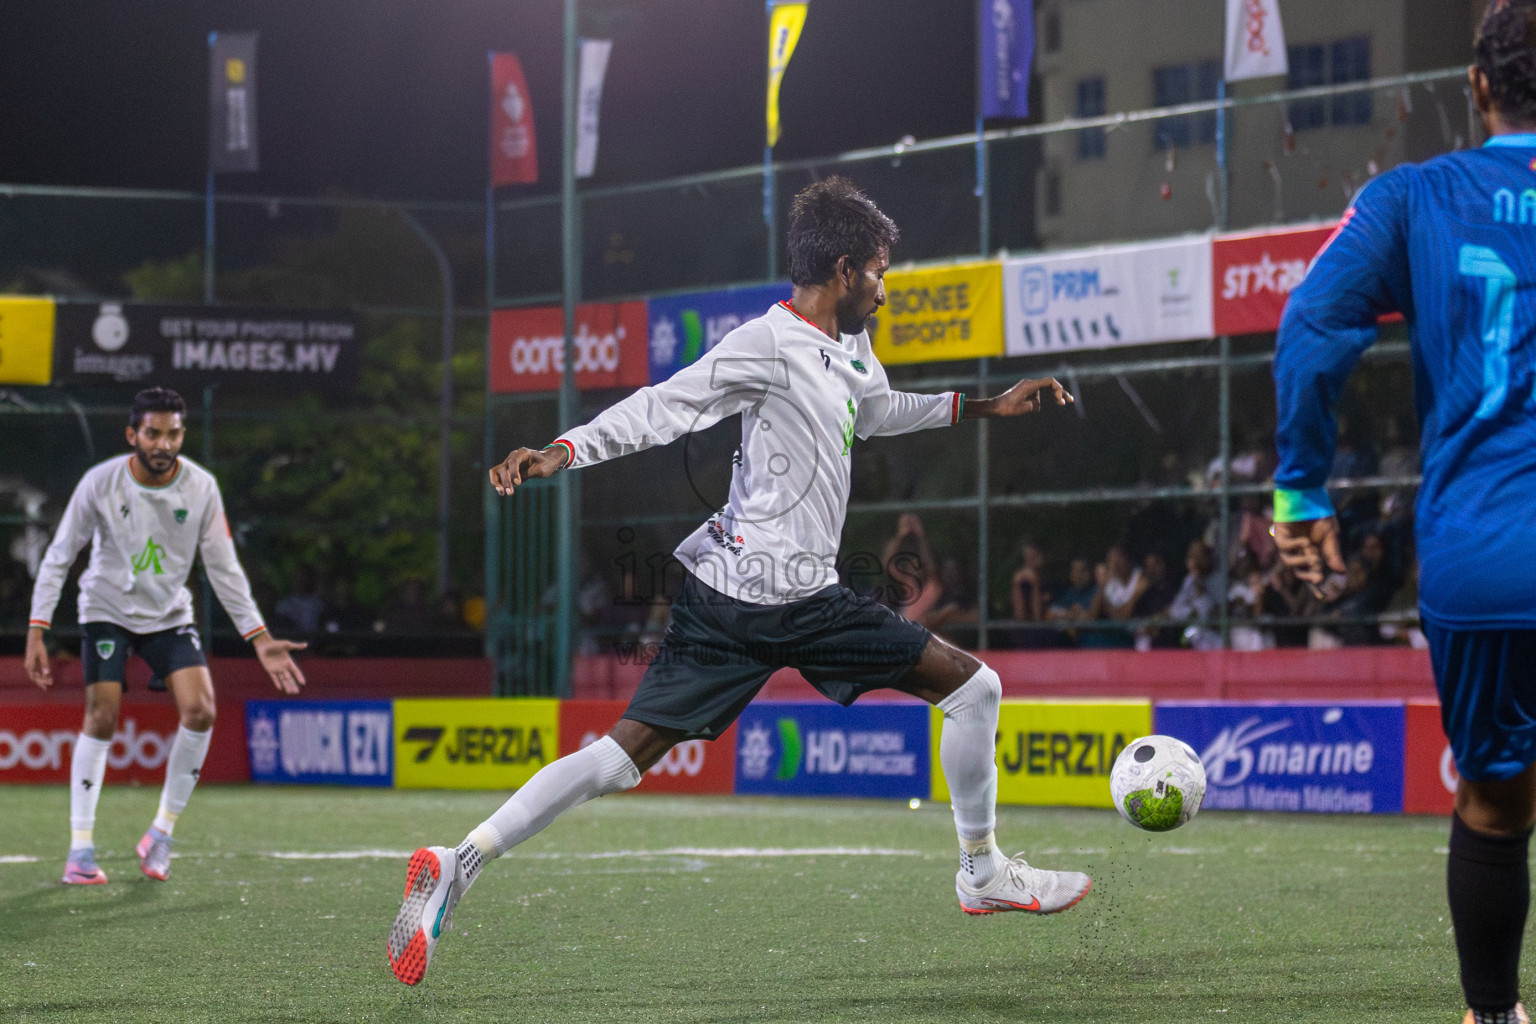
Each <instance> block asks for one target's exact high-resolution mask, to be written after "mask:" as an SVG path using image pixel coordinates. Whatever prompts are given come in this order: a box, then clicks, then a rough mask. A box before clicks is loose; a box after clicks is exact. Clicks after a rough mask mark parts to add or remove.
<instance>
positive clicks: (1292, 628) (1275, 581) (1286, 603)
mask: <svg viewBox="0 0 1536 1024" xmlns="http://www.w3.org/2000/svg"><path fill="white" fill-rule="evenodd" d="M1259 610H1260V612H1261V613H1262V614H1263V615H1264V616H1266V617H1269V618H1276V619H1299V618H1304V617H1306V616H1308V615H1315V614H1317V599H1316V598H1315V597H1314V596H1313V594H1312V588H1311V587H1309V586H1307V585H1306V584H1305V583H1303V582H1302V581H1301V580H1299V579H1297V578H1296V574H1295V573H1294V572H1292V571H1291V570H1290V569H1289V568H1287V567H1286V565H1285V563H1284V562H1276V563H1275V565H1274V568H1272V569H1270V570H1269V574H1268V575H1267V576H1266V577H1265V578H1264V593H1263V594H1262V595H1261V596H1260V599H1259ZM1270 632H1271V633H1273V634H1274V637H1275V646H1276V647H1305V646H1307V627H1306V626H1304V625H1299V624H1294V623H1293V624H1289V625H1286V624H1278V625H1275V626H1272V627H1270Z"/></svg>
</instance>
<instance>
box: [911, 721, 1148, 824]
mask: <svg viewBox="0 0 1536 1024" xmlns="http://www.w3.org/2000/svg"><path fill="white" fill-rule="evenodd" d="M931 713H932V715H933V764H934V769H933V798H934V799H935V800H947V799H949V787H948V785H946V783H945V782H944V772H943V771H942V769H941V768H940V766H939V763H938V762H939V757H938V750H939V747H938V744H939V736H940V733H941V731H942V729H943V721H944V719H943V714H942V713H941V712H940V711H939V709H938V708H934V709H932V712H931ZM1151 725H1152V704H1151V702H1149V701H1145V700H1120V701H1115V700H1099V701H1094V700H1083V701H1070V700H1060V701H1022V700H1005V701H1003V703H1002V707H1001V708H1000V710H999V715H998V725H997V802H998V803H1000V804H1033V805H1037V806H1039V805H1045V806H1056V807H1113V806H1114V804H1113V802H1112V801H1111V800H1110V796H1109V770H1110V768H1111V767H1113V766H1114V763H1115V757H1116V756H1117V755H1118V754H1119V753H1120V751H1122V750H1124V749H1125V746H1126V744H1128V743H1130V742H1131V740H1134V739H1136V738H1137V737H1138V736H1145V735H1147V734H1148V733H1149V732H1151V731H1152V729H1151Z"/></svg>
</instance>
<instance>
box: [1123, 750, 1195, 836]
mask: <svg viewBox="0 0 1536 1024" xmlns="http://www.w3.org/2000/svg"><path fill="white" fill-rule="evenodd" d="M1109 794H1110V796H1112V797H1113V798H1114V801H1115V810H1117V811H1119V812H1120V817H1122V818H1124V819H1125V820H1126V821H1128V822H1130V823H1131V824H1132V825H1135V826H1136V827H1137V828H1140V829H1145V830H1146V831H1148V832H1167V831H1169V830H1170V829H1175V828H1178V827H1179V826H1180V825H1182V824H1184V823H1185V822H1186V821H1188V820H1189V819H1190V818H1193V817H1194V816H1195V815H1196V814H1197V813H1199V811H1200V802H1201V801H1202V800H1204V799H1205V765H1203V764H1201V763H1200V756H1199V755H1198V754H1196V753H1195V752H1194V750H1193V749H1191V748H1190V746H1189V744H1188V743H1185V742H1184V741H1183V740H1176V739H1174V738H1173V737H1172V736H1143V737H1142V738H1141V739H1139V740H1132V741H1131V742H1130V743H1128V744H1126V747H1125V749H1124V750H1122V751H1120V756H1119V757H1117V758H1115V766H1114V768H1112V769H1110V772H1109Z"/></svg>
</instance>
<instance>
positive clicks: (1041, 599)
mask: <svg viewBox="0 0 1536 1024" xmlns="http://www.w3.org/2000/svg"><path fill="white" fill-rule="evenodd" d="M1019 556H1020V558H1021V559H1022V560H1023V564H1022V565H1020V566H1019V568H1018V571H1017V572H1015V573H1014V574H1013V584H1012V587H1011V588H1010V591H1009V592H1010V595H1011V597H1012V601H1013V618H1014V620H1015V621H1017V622H1044V621H1045V612H1046V609H1048V608H1049V607H1050V606H1051V593H1050V591H1049V590H1047V589H1046V586H1045V552H1044V551H1042V550H1040V545H1038V544H1035V543H1033V542H1032V541H1025V542H1024V544H1023V546H1022V547H1021V548H1020V549H1019Z"/></svg>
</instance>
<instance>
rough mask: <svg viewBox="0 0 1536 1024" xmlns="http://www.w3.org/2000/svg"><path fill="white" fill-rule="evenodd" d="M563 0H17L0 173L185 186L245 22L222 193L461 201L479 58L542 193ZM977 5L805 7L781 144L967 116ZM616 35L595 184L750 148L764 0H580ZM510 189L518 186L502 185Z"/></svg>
mask: <svg viewBox="0 0 1536 1024" xmlns="http://www.w3.org/2000/svg"><path fill="white" fill-rule="evenodd" d="M561 10H562V7H561V3H560V0H543V2H538V3H534V2H529V0H499V2H492V0H449V2H437V3H428V2H414V3H412V2H406V0H366V2H365V0H308V2H306V0H265V2H260V0H253V2H236V0H213V2H207V0H204V2H193V0H155V2H153V3H124V2H121V0H117V2H113V3H104V2H71V0H60V2H49V3H45V2H43V0H16V2H13V3H11V4H8V5H7V8H6V15H5V19H4V27H3V32H0V182H26V183H46V184H72V185H111V186H135V187H161V188H187V189H199V188H201V187H202V182H203V173H204V161H205V155H204V154H205V152H206V114H207V62H208V56H207V42H206V40H207V34H208V32H209V30H211V29H221V30H225V31H243V30H250V29H256V30H259V31H260V33H261V42H260V54H259V59H258V76H259V79H258V81H259V89H260V92H259V105H260V112H259V113H260V136H259V142H260V147H261V159H262V167H263V170H262V171H261V173H260V174H256V175H226V176H224V177H223V178H221V179H220V187H221V188H223V189H232V190H239V191H262V192H281V193H287V194H299V195H312V194H317V193H325V192H341V193H345V194H350V195H357V196H367V197H379V198H417V199H424V198H433V199H460V200H473V199H477V198H479V197H480V196H481V195H483V190H484V187H485V170H484V168H485V164H486V142H485V136H486V128H485V125H486V119H487V113H486V104H487V97H486V94H487V88H488V87H487V85H486V60H485V53H486V51H487V50H492V49H494V50H513V51H516V52H517V53H518V55H519V56H520V57H521V59H522V63H523V67H524V71H525V73H526V74H527V77H528V84H529V91H530V92H531V93H532V99H533V103H534V108H535V113H536V119H537V128H538V144H539V155H540V184H539V185H538V186H536V187H534V188H535V189H536V190H537V191H545V190H548V189H551V188H555V187H558V176H559V167H560V147H559V136H558V129H559V114H560V110H559V107H560V60H561V38H560V30H561ZM974 18H975V11H974V5H972V4H968V3H964V2H961V0H812V2H811V7H810V15H809V17H808V19H807V22H806V27H805V32H804V34H803V35H802V37H801V40H800V45H799V48H798V49H797V51H796V53H795V56H794V59H793V61H792V62H791V64H790V67H789V71H788V73H787V74H786V76H785V80H784V86H783V93H782V102H781V110H782V116H783V120H784V126H785V128H784V138H783V140H782V141H781V143H780V145H779V147H778V150H777V154H778V155H779V156H780V157H782V158H795V157H807V156H817V155H822V154H828V153H834V152H838V151H841V150H845V149H850V148H856V147H862V146H874V145H886V144H890V143H893V142H895V141H897V140H898V139H899V138H900V137H901V136H903V135H908V134H910V135H913V136H915V137H917V138H926V137H932V136H935V135H945V134H953V133H957V132H964V131H968V130H970V128H971V127H972V125H973V120H972V119H973V117H974V92H975V87H974V79H975V71H974V53H975V41H974V34H975V30H974ZM581 31H582V33H583V34H585V35H590V36H594V37H608V38H612V39H613V40H614V50H613V56H612V59H611V61H610V63H609V69H608V78H607V83H606V86H605V90H604V96H603V107H602V114H601V141H600V148H599V154H598V164H597V175H596V178H595V179H594V182H595V183H603V182H613V181H635V180H645V179H649V178H656V177H662V176H666V175H671V174H678V173H687V172H692V171H701V170H710V169H716V168H722V167H733V166H739V165H742V164H750V163H755V162H757V161H760V160H761V158H762V145H763V103H764V100H763V94H764V78H765V74H766V70H765V69H766V63H767V58H766V41H765V36H766V27H765V15H764V8H763V4H762V3H761V2H760V0H624V2H619V0H587V2H584V3H583V4H582V12H581ZM508 194H515V190H509V192H508Z"/></svg>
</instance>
